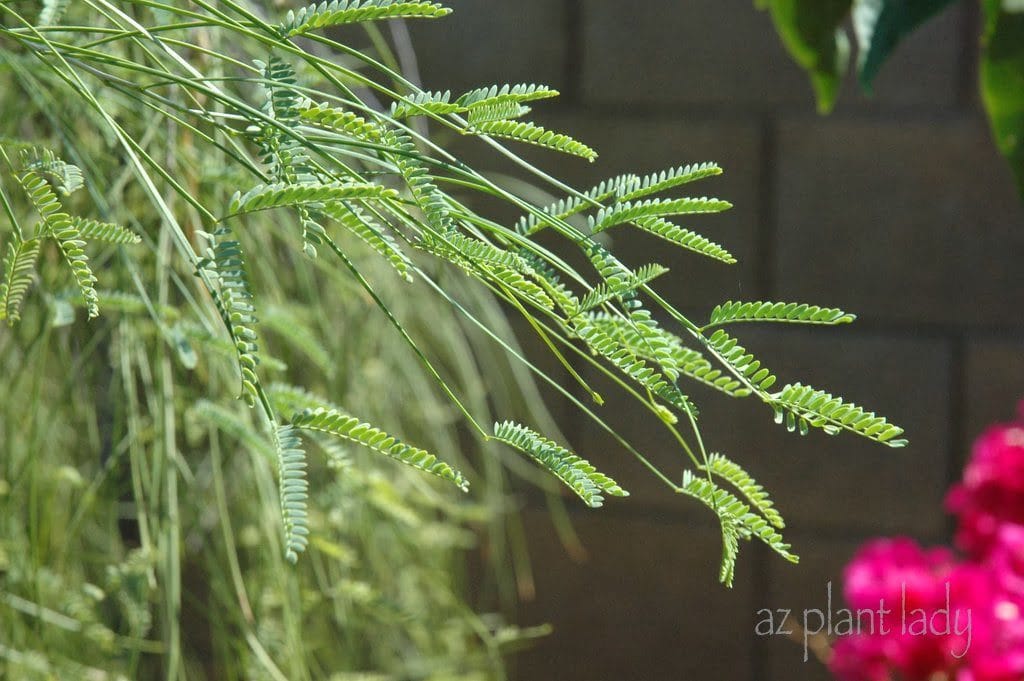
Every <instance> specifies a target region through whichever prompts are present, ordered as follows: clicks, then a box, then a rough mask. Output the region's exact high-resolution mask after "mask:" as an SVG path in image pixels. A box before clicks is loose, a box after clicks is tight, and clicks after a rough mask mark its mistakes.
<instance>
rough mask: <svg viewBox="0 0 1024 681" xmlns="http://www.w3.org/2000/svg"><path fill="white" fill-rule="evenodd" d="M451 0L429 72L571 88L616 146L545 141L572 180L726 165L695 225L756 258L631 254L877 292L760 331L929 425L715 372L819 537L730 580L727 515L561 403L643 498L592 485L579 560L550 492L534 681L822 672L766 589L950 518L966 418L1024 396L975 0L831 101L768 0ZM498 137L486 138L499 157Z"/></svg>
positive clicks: (788, 282)
mask: <svg viewBox="0 0 1024 681" xmlns="http://www.w3.org/2000/svg"><path fill="white" fill-rule="evenodd" d="M449 4H450V5H451V6H453V7H454V8H455V10H456V11H455V14H454V15H453V16H452V17H450V18H448V19H446V20H444V21H441V22H427V23H423V24H415V25H413V27H412V29H413V37H414V39H415V44H416V47H417V52H418V55H419V59H420V66H421V71H422V79H423V85H424V86H425V87H427V88H429V89H446V88H451V89H453V90H456V89H459V88H468V87H472V86H476V85H482V84H490V83H495V82H498V83H502V82H521V81H526V82H542V83H547V84H550V85H553V86H555V87H557V88H558V89H560V90H561V91H562V92H563V97H562V98H561V99H560V100H559V101H557V102H556V103H553V104H547V103H538V106H537V107H536V109H535V111H536V113H537V117H538V118H540V119H541V120H542V121H543V122H545V123H546V124H550V125H551V126H552V127H557V128H559V129H565V130H566V131H568V132H570V133H571V134H573V135H575V136H576V137H578V138H579V139H581V140H583V141H585V142H587V143H589V144H591V145H592V146H594V147H595V148H596V149H597V150H598V151H599V152H600V153H601V158H600V159H599V160H598V162H597V163H596V164H593V165H589V164H587V163H585V162H582V161H577V160H575V159H567V158H560V157H557V156H553V155H548V154H543V153H535V152H533V151H532V150H524V152H526V154H527V155H528V157H529V158H530V159H531V160H534V161H536V162H538V163H539V164H540V165H541V166H542V167H544V168H545V169H547V170H549V171H551V173H552V174H554V175H556V176H558V177H560V178H562V179H565V180H568V181H570V182H572V183H574V184H575V185H576V186H588V185H589V183H592V182H594V181H596V180H600V179H602V178H604V177H609V176H612V175H615V174H617V173H620V172H625V171H634V172H650V171H654V170H660V169H662V168H666V167H669V166H672V165H676V164H679V163H686V162H692V161H703V160H715V161H718V162H719V163H720V164H722V165H723V167H724V168H725V170H726V174H725V175H724V176H723V177H721V178H717V179H715V180H711V181H706V182H705V183H702V184H701V185H700V186H699V187H697V188H696V189H695V191H698V192H699V193H708V194H713V195H718V196H721V197H723V198H727V199H729V200H730V201H732V202H733V203H734V204H735V208H734V209H733V210H732V211H730V212H728V213H726V214H724V215H717V216H709V217H707V219H701V220H694V221H693V225H694V226H695V227H696V228H698V229H699V230H701V231H703V232H704V233H705V234H707V235H708V236H709V237H711V238H714V239H716V240H719V241H721V242H722V243H723V244H724V245H726V246H727V247H728V248H729V249H730V250H732V252H733V253H735V254H736V255H737V256H738V257H739V258H740V264H737V265H735V266H732V267H726V266H720V265H715V264H713V263H709V262H704V261H703V260H700V259H698V258H696V257H691V256H689V255H687V254H686V253H684V252H674V251H671V250H666V249H665V248H663V247H662V246H661V244H659V243H658V242H656V241H652V240H647V239H643V238H640V237H636V236H635V235H627V234H626V233H622V234H618V235H615V236H614V246H615V248H616V249H618V251H619V252H620V253H622V254H623V256H624V257H625V258H626V259H627V260H628V261H629V262H631V263H633V264H641V263H643V262H647V261H650V260H652V259H656V260H658V261H660V262H663V263H665V264H667V265H669V266H670V267H671V268H672V272H671V273H670V274H669V275H667V276H666V277H665V278H664V279H663V280H661V282H660V290H662V291H663V292H664V293H665V295H666V296H667V297H668V298H669V299H671V300H673V301H674V302H676V303H678V304H679V305H681V306H683V307H684V308H685V309H687V310H694V311H705V312H706V311H707V310H708V309H710V307H711V306H712V305H713V304H715V303H717V302H720V301H722V300H726V299H730V298H731V299H748V300H754V299H775V300H800V301H807V302H816V303H821V304H828V305H836V306H839V307H842V308H844V309H846V310H848V311H851V312H855V313H857V314H858V315H859V319H858V321H857V323H856V324H854V325H852V326H844V327H842V328H841V329H837V330H817V329H810V330H804V329H790V328H787V329H762V328H758V329H754V328H751V329H750V330H746V329H745V330H744V331H746V332H745V333H742V334H740V335H741V337H742V338H743V341H744V342H745V343H746V344H747V345H748V346H749V347H751V348H752V349H754V350H757V352H758V353H759V354H760V356H761V357H762V358H763V359H765V360H766V361H767V362H768V363H769V365H770V366H772V367H773V368H774V369H776V370H777V373H778V374H779V376H780V379H783V380H801V379H802V380H806V381H807V382H810V383H812V384H814V385H816V386H820V387H823V388H832V389H835V390H836V391H838V392H840V393H841V394H843V395H844V396H846V397H848V398H850V399H852V400H854V401H857V402H859V403H863V404H865V405H868V406H871V407H873V408H876V409H878V410H879V411H880V412H882V413H885V414H886V415H888V416H890V417H891V418H892V420H893V421H895V422H897V423H900V424H902V425H904V426H905V427H906V428H907V432H908V435H909V437H910V438H911V441H912V444H911V446H910V447H908V448H907V449H904V450H890V449H886V448H882V447H878V446H874V445H871V444H870V443H867V442H862V441H859V440H857V439H854V438H851V437H842V436H840V437H836V438H829V437H827V436H824V435H823V434H821V433H817V432H816V433H811V434H810V435H809V436H807V437H806V438H800V437H798V436H795V435H791V434H788V433H786V432H785V431H784V430H783V429H780V428H778V427H777V426H775V425H774V424H773V423H772V419H771V414H770V412H768V411H767V410H766V409H765V408H764V407H763V405H759V404H754V403H749V402H747V401H738V402H734V401H729V400H728V399H726V398H723V397H719V396H717V395H715V394H710V393H707V392H703V391H701V390H699V389H697V388H695V389H694V391H693V392H694V397H695V398H696V399H698V400H700V404H701V406H702V409H703V414H704V415H703V423H704V426H705V434H706V437H707V438H708V446H709V447H710V448H712V449H715V450H720V451H723V452H726V453H728V454H729V455H730V456H732V457H733V458H735V459H737V460H739V461H742V462H743V463H744V464H745V465H747V466H748V468H749V469H750V470H751V471H752V473H754V474H755V476H756V477H758V478H759V480H761V481H763V482H764V483H765V485H766V486H767V487H768V489H769V490H771V491H772V492H774V494H775V497H776V499H777V502H778V505H779V507H780V508H781V510H782V511H783V512H784V514H785V515H786V516H787V518H788V521H789V527H788V538H789V539H790V540H791V541H792V542H793V544H794V546H795V548H796V550H797V551H798V552H799V553H801V554H802V556H803V561H802V562H801V564H800V565H799V566H793V565H790V564H788V563H784V562H782V561H780V560H778V559H776V558H775V557H773V556H771V555H769V554H768V553H767V552H765V551H762V550H759V548H758V547H754V546H749V545H748V546H745V547H744V550H743V552H742V556H741V560H740V567H739V571H738V573H737V578H736V586H735V588H734V589H732V590H729V591H727V590H724V589H722V588H720V587H718V586H717V585H716V583H715V579H714V577H715V572H716V570H715V563H716V560H717V556H718V553H719V546H718V541H719V540H718V535H717V528H716V526H715V524H714V521H713V519H712V518H711V517H710V515H709V514H708V513H706V512H705V511H704V510H703V509H699V508H696V507H695V506H694V505H693V504H691V503H688V502H686V501H685V500H681V499H679V498H676V497H675V496H673V495H672V494H671V493H670V492H668V491H667V490H666V489H664V488H663V487H660V486H659V485H658V484H656V482H655V481H654V480H653V479H652V478H651V476H650V475H649V474H648V473H647V472H646V471H645V470H644V469H643V468H642V467H641V466H640V465H639V464H637V463H636V462H635V461H633V460H632V459H631V458H629V455H628V454H626V453H625V452H624V451H622V450H621V449H620V448H619V447H617V446H615V444H614V443H613V442H612V441H611V440H610V439H609V438H608V437H607V436H606V435H605V434H603V433H602V432H601V431H599V430H598V429H597V428H595V427H594V426H592V425H589V424H588V423H587V422H586V421H585V420H584V419H583V418H581V417H580V416H579V415H578V414H577V413H575V412H574V411H572V410H570V409H569V408H568V406H567V405H565V404H563V403H562V402H559V401H555V402H553V405H554V410H555V411H556V415H558V416H559V417H560V418H562V422H563V423H565V424H566V425H567V427H566V429H565V430H566V432H567V433H568V434H569V436H570V438H571V439H572V444H573V445H574V446H575V447H577V448H578V449H579V450H580V451H581V453H583V454H584V455H585V456H588V457H589V458H591V459H592V460H594V461H595V462H596V463H598V464H599V465H600V466H602V467H603V468H604V469H607V471H608V472H609V473H611V474H612V475H613V476H614V477H616V478H617V479H619V480H620V481H621V482H622V483H623V484H624V486H626V487H627V488H628V489H631V490H632V491H633V496H632V497H631V498H630V499H629V500H628V501H623V502H612V503H609V504H608V505H606V507H605V508H604V509H602V510H601V511H596V512H595V511H584V510H582V509H576V508H575V507H572V506H571V504H570V506H571V507H572V508H573V511H572V517H573V519H574V521H575V522H576V526H577V530H578V532H579V534H580V537H581V539H582V541H583V544H584V546H585V548H586V550H587V557H586V559H585V560H582V561H581V560H576V559H572V558H570V557H569V556H568V554H567V553H566V552H565V550H564V549H563V548H562V546H561V545H560V543H559V542H558V540H557V539H556V538H555V534H554V531H553V530H552V528H551V524H550V521H549V520H548V518H547V516H546V515H545V514H544V513H543V512H542V510H539V509H534V510H528V511H527V513H526V516H525V523H526V528H527V531H528V536H529V538H530V546H531V550H532V555H533V564H534V577H535V580H536V590H537V594H536V598H535V599H534V600H532V601H530V602H527V603H525V604H524V606H523V608H522V611H521V613H520V623H522V624H533V623H539V622H543V621H546V622H551V623H552V624H553V625H554V627H555V633H554V634H553V635H552V636H550V637H549V638H548V639H546V640H544V641H542V642H541V643H539V644H538V645H536V646H535V647H534V648H533V649H531V650H530V651H528V652H525V653H522V654H521V655H519V656H518V657H517V659H516V667H517V669H516V673H517V678H519V679H524V680H525V679H551V678H558V679H563V680H565V681H570V680H574V679H588V680H593V679H609V680H610V679H631V680H632V679H643V680H645V681H660V680H662V679H664V680H666V681H667V680H669V679H671V680H673V681H676V680H679V679H709V680H710V679H715V680H717V679H728V680H730V681H731V680H733V679H736V680H741V681H748V680H749V681H782V680H783V679H785V680H787V681H793V680H799V679H824V678H827V675H826V674H825V672H824V670H823V668H822V667H821V665H819V664H816V663H815V662H814V660H813V659H812V660H811V661H809V662H807V663H804V662H803V661H802V657H803V650H802V648H801V646H800V645H799V644H797V643H793V642H791V641H787V640H783V639H782V638H781V637H758V636H756V635H755V633H754V625H755V622H756V621H757V619H756V618H757V611H758V609H760V608H791V609H794V610H795V611H797V612H799V610H801V609H802V608H807V607H817V608H824V607H825V602H824V600H825V589H826V584H827V583H828V582H829V581H830V580H831V581H833V582H835V583H836V584H837V585H838V582H839V580H840V571H841V568H842V565H843V564H844V563H845V561H846V560H848V559H849V557H850V555H851V554H852V553H853V551H854V550H855V549H856V547H857V546H858V545H859V543H860V542H862V541H863V540H865V539H866V538H868V537H871V536H874V535H878V534H897V533H899V534H909V535H911V536H914V537H916V538H918V539H920V540H922V541H925V542H941V541H944V540H945V539H946V538H947V536H948V530H949V523H948V519H947V518H946V517H945V516H944V515H943V513H942V509H941V502H942V498H943V495H944V493H945V489H946V488H947V486H948V485H949V483H950V482H951V481H952V480H953V479H954V478H955V477H956V476H957V475H958V473H959V467H960V466H961V465H962V462H963V459H964V457H965V455H966V453H967V451H968V447H969V443H970V441H971V439H972V438H973V437H974V436H975V435H976V434H977V433H978V432H980V430H981V429H982V428H983V427H984V426H985V425H986V424H987V423H990V422H992V421H994V420H999V419H1005V418H1007V417H1009V416H1010V415H1011V414H1012V413H1013V410H1014V407H1015V404H1016V401H1017V400H1018V399H1020V398H1021V397H1024V207H1022V204H1021V201H1020V200H1019V198H1018V197H1017V196H1016V194H1015V192H1014V189H1013V186H1012V182H1011V179H1010V176H1009V172H1008V170H1007V169H1006V168H1005V167H1004V165H1003V162H1002V160H1001V159H1000V158H999V157H998V155H997V154H996V152H995V151H994V149H993V146H992V143H991V141H990V138H989V134H988V131H987V129H986V127H985V123H984V119H983V117H982V115H981V113H980V109H979V106H978V103H977V100H978V98H977V95H976V89H977V87H976V82H975V78H974V75H973V72H974V69H975V67H976V51H977V43H978V41H977V37H976V36H977V33H978V17H977V16H976V7H975V6H974V5H975V3H969V2H968V3H964V4H962V5H955V6H953V7H952V8H951V9H950V10H949V11H947V12H946V13H944V14H943V15H942V16H940V17H938V18H936V19H935V20H933V21H932V22H930V23H929V24H928V25H927V26H926V27H925V28H924V29H923V30H921V31H920V32H919V33H917V34H916V35H914V36H913V37H912V38H911V39H910V40H909V41H908V42H907V43H906V44H905V45H904V46H903V47H902V48H901V49H900V51H899V53H898V54H897V55H896V56H895V58H894V59H893V60H892V61H891V63H890V64H888V65H887V66H886V67H885V69H884V70H883V72H882V74H881V76H880V78H879V80H878V84H877V87H876V92H875V95H874V97H872V98H870V99H867V98H865V97H863V96H861V95H860V93H859V92H856V91H855V90H854V89H853V88H852V87H851V88H847V90H846V91H845V92H844V93H843V96H842V98H841V101H840V104H839V106H838V108H837V111H836V112H835V113H834V114H832V115H831V116H828V117H820V116H818V115H817V114H816V113H815V112H814V106H813V102H812V94H811V90H810V86H809V84H808V82H807V80H806V78H805V77H804V75H803V73H801V72H800V70H799V69H798V68H797V67H796V66H794V65H793V63H792V62H791V61H790V59H789V57H788V56H787V55H786V54H785V52H784V51H783V49H782V48H781V46H780V44H779V41H778V38H777V37H776V35H775V33H774V31H773V28H772V25H771V22H770V19H769V17H768V16H767V15H766V14H764V13H762V12H759V11H757V10H755V8H754V7H753V3H752V2H750V1H748V0H736V1H727V2H722V1H721V0H717V1H716V0H649V1H648V2H644V3H625V2H613V1H612V0H519V1H518V2H515V3H506V2H497V1H496V0H490V1H489V0H450V2H449ZM468 153H469V154H471V155H472V154H474V152H473V151H469V152H468ZM487 158H489V157H488V156H487V155H486V154H480V155H479V156H477V155H473V160H474V161H476V162H477V164H478V165H480V166H481V167H482V169H487V167H488V166H487V160H486V159H487ZM595 381H596V382H597V384H598V385H600V381H599V380H597V379H596V378H595ZM608 395H609V397H610V399H609V406H608V407H607V408H606V409H605V410H604V412H603V415H604V416H606V417H608V420H609V421H610V422H612V423H613V424H614V425H617V426H619V427H620V428H621V429H622V432H623V433H624V434H626V435H629V436H631V437H632V438H633V439H635V440H636V442H637V443H638V444H639V445H641V446H642V448H643V449H644V451H646V452H648V453H650V454H651V456H652V458H653V459H654V460H656V461H657V462H658V463H660V464H663V465H665V466H666V467H675V469H676V470H678V469H679V468H681V466H682V465H684V462H682V461H681V460H679V459H678V458H676V457H677V456H678V455H677V454H676V453H675V452H676V449H675V448H674V447H673V445H672V443H671V442H670V441H669V439H668V438H666V437H664V436H663V434H662V433H661V432H660V431H658V430H657V429H654V428H650V427H648V426H645V425H643V424H645V423H649V420H648V419H647V418H646V415H644V414H640V413H638V410H637V409H636V408H635V407H634V406H632V405H630V404H629V403H628V401H627V400H624V399H619V398H617V397H612V394H611V393H609V394H608ZM740 424H744V426H743V427H739V425H740ZM526 498H528V499H529V498H530V497H529V495H526ZM837 588H838V587H837Z"/></svg>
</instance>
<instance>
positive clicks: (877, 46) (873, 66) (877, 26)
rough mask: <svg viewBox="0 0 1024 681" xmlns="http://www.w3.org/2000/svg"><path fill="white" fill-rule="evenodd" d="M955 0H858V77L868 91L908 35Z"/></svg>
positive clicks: (855, 8) (855, 27) (855, 6)
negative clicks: (890, 56)
mask: <svg viewBox="0 0 1024 681" xmlns="http://www.w3.org/2000/svg"><path fill="white" fill-rule="evenodd" d="M952 2H953V0H855V1H854V3H853V30H854V33H855V34H856V35H857V48H858V57H857V77H858V79H859V80H860V86H861V88H863V89H864V91H865V92H870V91H871V84H872V81H874V79H875V76H876V75H877V74H878V70H879V69H880V68H881V66H882V64H883V63H885V60H886V59H888V58H889V55H890V54H892V52H893V50H894V49H895V48H896V46H897V45H898V44H899V42H900V40H902V39H903V37H904V36H905V35H907V34H908V33H910V32H912V31H913V30H914V29H916V28H917V27H918V26H920V25H921V24H923V23H924V22H925V21H927V20H928V19H930V18H931V17H933V16H935V15H936V14H938V13H939V12H940V11H941V10H943V9H945V8H946V6H947V5H950V4H952Z"/></svg>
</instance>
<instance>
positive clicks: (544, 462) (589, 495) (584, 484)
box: [494, 421, 629, 508]
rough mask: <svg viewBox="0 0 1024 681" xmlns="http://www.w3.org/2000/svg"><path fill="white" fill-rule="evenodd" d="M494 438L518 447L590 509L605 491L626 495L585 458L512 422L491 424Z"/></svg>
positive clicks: (596, 503) (613, 494)
mask: <svg viewBox="0 0 1024 681" xmlns="http://www.w3.org/2000/svg"><path fill="white" fill-rule="evenodd" d="M494 439H496V440H499V441H501V442H504V443H505V444H507V445H509V446H510V447H513V448H515V449H518V450H519V451H521V452H523V453H524V454H527V455H528V456H529V457H530V458H532V459H533V460H534V461H536V462H537V463H539V464H540V465H541V466H543V467H544V468H545V469H547V470H548V471H550V472H551V473H552V474H553V475H554V476H555V477H557V478H558V479H559V480H561V481H562V482H564V483H565V484H566V485H567V486H568V487H569V489H571V490H572V491H573V492H575V493H576V495H577V496H579V498H580V499H582V500H583V501H584V503H586V504H587V506H590V507H591V508H599V507H600V506H601V505H602V504H603V503H604V496H603V495H604V494H610V495H612V496H616V497H627V496H629V492H627V491H626V490H624V489H622V488H621V487H619V485H618V483H616V482H615V481H614V480H612V479H611V478H609V477H608V476H607V475H604V474H603V473H601V472H599V471H598V470H597V469H596V468H594V466H593V465H591V463H590V462H589V461H587V460H586V459H583V458H580V457H579V456H577V455H576V454H573V453H572V452H571V451H569V450H568V449H566V448H565V447H563V446H561V445H560V444H558V443H557V442H554V441H552V440H549V439H547V438H545V437H543V436H541V435H539V434H538V433H536V432H534V431H533V430H530V429H529V428H527V427H526V426H523V425H520V424H518V423H515V422H513V421H504V422H502V423H495V424H494Z"/></svg>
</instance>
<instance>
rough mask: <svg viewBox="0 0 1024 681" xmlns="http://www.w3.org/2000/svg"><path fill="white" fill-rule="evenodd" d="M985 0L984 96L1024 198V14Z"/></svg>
mask: <svg viewBox="0 0 1024 681" xmlns="http://www.w3.org/2000/svg"><path fill="white" fill-rule="evenodd" d="M1010 5H1011V3H1009V2H1005V1H1004V2H1003V3H1001V4H1000V2H999V0H985V2H984V3H983V7H984V9H985V35H984V42H985V49H984V52H983V53H982V56H981V96H982V99H983V100H984V102H985V109H986V110H987V111H988V118H989V123H990V124H991V126H992V134H993V136H994V137H995V141H996V146H997V147H999V151H1001V152H1002V154H1003V156H1005V157H1006V159H1007V160H1008V161H1009V162H1010V167H1011V168H1012V169H1013V173H1014V175H1015V176H1016V178H1017V189H1018V191H1019V192H1020V193H1021V195H1022V196H1024V11H1021V10H1019V9H1017V10H1013V9H1012V8H1011V6H1010Z"/></svg>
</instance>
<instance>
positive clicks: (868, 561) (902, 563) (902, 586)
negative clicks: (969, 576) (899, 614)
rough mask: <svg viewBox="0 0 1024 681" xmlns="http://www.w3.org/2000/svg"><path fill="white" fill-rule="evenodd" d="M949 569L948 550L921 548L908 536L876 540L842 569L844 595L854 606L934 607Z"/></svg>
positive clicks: (940, 598) (950, 557)
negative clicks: (903, 604)
mask: <svg viewBox="0 0 1024 681" xmlns="http://www.w3.org/2000/svg"><path fill="white" fill-rule="evenodd" d="M952 568H953V553H952V552H951V551H950V550H949V549H946V548H937V549H924V548H922V547H921V546H920V545H919V544H918V543H917V542H915V541H914V540H913V539H910V538H909V537H893V538H883V539H875V540H873V541H870V542H868V543H867V544H865V545H864V546H863V547H862V548H861V549H860V550H859V551H858V552H857V554H856V555H855V556H854V557H853V560H851V561H850V563H849V564H848V565H847V566H846V569H845V570H844V571H843V595H844V596H845V597H846V602H847V603H848V604H849V605H850V607H851V608H854V609H861V608H868V609H872V610H877V609H878V608H879V606H880V605H884V607H887V608H898V607H900V606H901V603H905V605H906V608H907V609H913V608H924V609H931V608H937V607H941V605H942V604H943V603H944V602H945V599H946V581H947V579H948V576H949V573H950V571H951V570H952ZM883 601H884V603H883Z"/></svg>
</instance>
